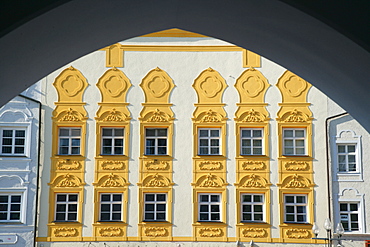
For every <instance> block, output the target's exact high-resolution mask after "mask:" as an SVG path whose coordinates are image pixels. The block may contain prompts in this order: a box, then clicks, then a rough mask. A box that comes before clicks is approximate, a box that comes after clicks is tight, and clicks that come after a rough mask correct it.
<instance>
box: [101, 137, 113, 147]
mask: <svg viewBox="0 0 370 247" xmlns="http://www.w3.org/2000/svg"><path fill="white" fill-rule="evenodd" d="M103 146H112V139H106V138H104V139H103Z"/></svg>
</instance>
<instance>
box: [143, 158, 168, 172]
mask: <svg viewBox="0 0 370 247" xmlns="http://www.w3.org/2000/svg"><path fill="white" fill-rule="evenodd" d="M145 167H146V169H148V170H167V169H168V167H169V163H168V161H158V160H152V161H147V162H145Z"/></svg>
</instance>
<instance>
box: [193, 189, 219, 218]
mask: <svg viewBox="0 0 370 247" xmlns="http://www.w3.org/2000/svg"><path fill="white" fill-rule="evenodd" d="M198 204H199V205H198V206H199V209H198V210H199V214H198V215H199V216H198V220H199V221H218V222H219V221H221V195H220V194H199V202H198Z"/></svg>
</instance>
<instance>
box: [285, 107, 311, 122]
mask: <svg viewBox="0 0 370 247" xmlns="http://www.w3.org/2000/svg"><path fill="white" fill-rule="evenodd" d="M309 120H311V118H310V117H309V116H308V115H307V114H305V113H304V112H302V111H299V110H297V109H294V110H293V111H289V112H287V113H285V114H283V117H282V121H284V122H288V123H302V122H307V121H309Z"/></svg>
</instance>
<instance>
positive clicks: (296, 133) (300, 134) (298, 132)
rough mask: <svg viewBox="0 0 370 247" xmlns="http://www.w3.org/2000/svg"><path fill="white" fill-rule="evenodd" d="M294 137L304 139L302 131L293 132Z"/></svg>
mask: <svg viewBox="0 0 370 247" xmlns="http://www.w3.org/2000/svg"><path fill="white" fill-rule="evenodd" d="M295 136H296V137H304V130H295Z"/></svg>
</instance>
